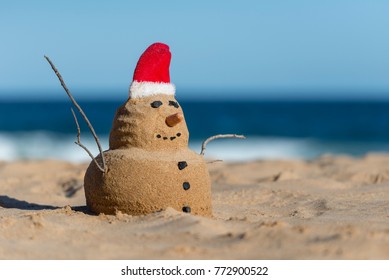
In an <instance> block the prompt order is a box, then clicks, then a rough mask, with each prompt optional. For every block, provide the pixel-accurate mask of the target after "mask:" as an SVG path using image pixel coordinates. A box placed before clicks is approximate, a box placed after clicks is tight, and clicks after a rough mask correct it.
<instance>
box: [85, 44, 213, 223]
mask: <svg viewBox="0 0 389 280" xmlns="http://www.w3.org/2000/svg"><path fill="white" fill-rule="evenodd" d="M170 60H171V53H170V51H169V47H168V46H167V45H165V44H162V43H155V44H152V45H151V46H149V47H148V48H147V49H146V51H145V52H144V53H143V54H142V56H141V57H140V59H139V61H138V64H137V66H136V69H135V71H134V77H133V82H132V84H131V86H130V91H129V98H128V100H127V101H126V102H125V103H124V104H123V105H122V106H120V107H119V108H118V109H117V112H116V115H115V117H114V120H113V125H112V129H111V132H110V138H109V150H108V151H105V152H104V158H105V161H106V166H107V169H106V171H105V172H101V171H100V170H99V169H98V167H97V165H96V163H95V162H94V161H92V162H91V164H90V165H89V167H88V169H87V171H86V174H85V179H84V185H85V195H86V202H87V205H88V207H89V208H90V209H91V210H92V211H93V212H95V213H105V214H114V213H115V212H116V211H121V212H123V213H127V214H131V215H142V214H148V213H152V212H155V211H159V210H162V209H166V208H167V207H172V208H174V209H176V210H178V211H183V212H186V213H191V214H195V215H203V216H211V215H212V206H211V184H210V178H209V174H208V169H207V166H206V163H205V161H204V159H203V156H202V155H199V154H196V153H195V152H193V151H191V150H190V149H189V148H188V140H189V132H188V128H187V126H186V123H185V118H184V114H183V111H182V108H181V106H180V105H179V103H178V102H177V100H176V99H175V97H174V94H175V87H174V85H173V84H171V83H170V76H169V65H170ZM96 160H97V161H101V157H100V156H98V157H97V158H96Z"/></svg>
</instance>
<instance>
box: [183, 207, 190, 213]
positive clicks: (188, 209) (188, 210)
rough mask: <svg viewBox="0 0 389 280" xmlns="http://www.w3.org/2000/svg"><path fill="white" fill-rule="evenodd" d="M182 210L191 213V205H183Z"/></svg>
mask: <svg viewBox="0 0 389 280" xmlns="http://www.w3.org/2000/svg"><path fill="white" fill-rule="evenodd" d="M182 211H183V212H185V213H190V211H191V209H190V207H189V206H184V207H182Z"/></svg>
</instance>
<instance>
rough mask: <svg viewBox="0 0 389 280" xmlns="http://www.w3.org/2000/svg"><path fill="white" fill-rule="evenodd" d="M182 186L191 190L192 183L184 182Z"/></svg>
mask: <svg viewBox="0 0 389 280" xmlns="http://www.w3.org/2000/svg"><path fill="white" fill-rule="evenodd" d="M182 187H183V188H184V190H186V191H187V190H189V189H190V184H189V182H184V183H183V184H182Z"/></svg>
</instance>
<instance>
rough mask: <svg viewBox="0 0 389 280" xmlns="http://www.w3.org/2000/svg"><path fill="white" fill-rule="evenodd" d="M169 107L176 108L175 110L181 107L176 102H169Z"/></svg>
mask: <svg viewBox="0 0 389 280" xmlns="http://www.w3.org/2000/svg"><path fill="white" fill-rule="evenodd" d="M169 106H174V107H175V108H178V107H180V106H179V105H178V103H177V102H176V101H171V100H170V101H169Z"/></svg>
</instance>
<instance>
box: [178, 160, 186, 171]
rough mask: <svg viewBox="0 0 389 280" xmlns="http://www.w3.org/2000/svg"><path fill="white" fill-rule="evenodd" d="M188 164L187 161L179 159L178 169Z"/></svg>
mask: <svg viewBox="0 0 389 280" xmlns="http://www.w3.org/2000/svg"><path fill="white" fill-rule="evenodd" d="M187 166H188V164H187V163H186V161H179V162H178V169H180V170H182V169H184V168H185V167H187Z"/></svg>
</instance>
